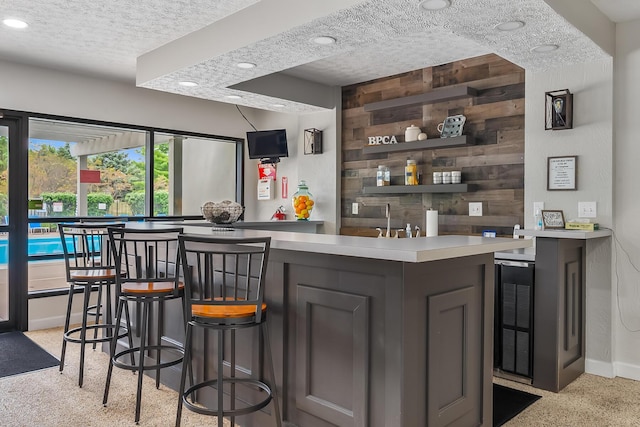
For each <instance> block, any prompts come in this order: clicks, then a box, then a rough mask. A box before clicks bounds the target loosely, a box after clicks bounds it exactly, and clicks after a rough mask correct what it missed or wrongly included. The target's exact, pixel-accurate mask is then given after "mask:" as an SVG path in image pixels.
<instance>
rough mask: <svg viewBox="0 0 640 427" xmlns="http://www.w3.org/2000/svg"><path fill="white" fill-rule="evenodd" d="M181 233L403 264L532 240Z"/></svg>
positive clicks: (199, 230) (189, 230)
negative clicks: (262, 239)
mask: <svg viewBox="0 0 640 427" xmlns="http://www.w3.org/2000/svg"><path fill="white" fill-rule="evenodd" d="M184 232H185V233H194V234H207V235H215V236H229V237H242V236H247V237H250V236H271V247H272V248H274V249H282V250H291V251H301V252H313V253H319V254H329V255H342V256H353V257H360V258H370V259H380V260H389V261H402V262H425V261H435V260H441V259H448V258H457V257H463V256H470V255H479V254H485V253H493V252H500V251H508V250H512V249H520V248H526V247H530V246H531V245H532V242H531V240H524V239H509V238H488V237H479V236H437V237H418V238H412V239H407V238H398V239H378V238H373V237H359V236H340V235H333V234H309V233H293V232H285V231H265V230H248V229H244V230H241V229H234V230H227V231H219V230H215V231H214V230H213V229H211V228H205V227H190V226H186V225H185V228H184Z"/></svg>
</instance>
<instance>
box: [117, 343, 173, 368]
mask: <svg viewBox="0 0 640 427" xmlns="http://www.w3.org/2000/svg"><path fill="white" fill-rule="evenodd" d="M144 349H145V351H151V350H155V351H163V350H165V351H169V350H173V351H175V352H177V353H179V354H178V355H176V359H174V360H169V361H167V362H161V363H160V364H158V363H154V364H152V365H147V364H145V365H144V367H143V370H144V371H147V370H155V369H158V368H160V369H163V368H168V367H169V366H174V365H177V364H178V363H180V362H182V360H183V359H184V350H183V349H182V348H180V347H176V346H172V345H150V346H147V347H145V348H144ZM131 353H140V347H132V348H128V349H126V350H123V351H121V352H118V353H116V354H115V356H113V366H117V367H118V368H122V369H128V370H129V371H138V370H140V365H139V364H138V363H139V362H138V363H133V364H132V363H131V362H124V361H123V360H120V359H121V358H124V356H128V355H131ZM144 357H146V356H144ZM138 360H140V357H138Z"/></svg>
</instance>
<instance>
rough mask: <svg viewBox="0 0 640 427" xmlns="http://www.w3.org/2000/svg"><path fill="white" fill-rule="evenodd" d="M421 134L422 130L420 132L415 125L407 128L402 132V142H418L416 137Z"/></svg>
mask: <svg viewBox="0 0 640 427" xmlns="http://www.w3.org/2000/svg"><path fill="white" fill-rule="evenodd" d="M421 132H422V130H420V128H419V127H418V126H416V125H411V126H409V127H408V128H407V129H405V131H404V141H405V142H409V141H417V140H418V135H420V133H421Z"/></svg>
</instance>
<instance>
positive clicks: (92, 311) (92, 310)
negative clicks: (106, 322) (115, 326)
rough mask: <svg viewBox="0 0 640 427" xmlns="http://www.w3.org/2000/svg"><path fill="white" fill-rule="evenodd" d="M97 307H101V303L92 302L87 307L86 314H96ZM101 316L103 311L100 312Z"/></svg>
mask: <svg viewBox="0 0 640 427" xmlns="http://www.w3.org/2000/svg"><path fill="white" fill-rule="evenodd" d="M98 308H100V309H102V304H94V305H90V306H89V307H87V310H86V311H87V316H97V315H98ZM100 315H101V316H104V313H102V312H101V313H100Z"/></svg>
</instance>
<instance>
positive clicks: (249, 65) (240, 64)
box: [236, 62, 256, 70]
mask: <svg viewBox="0 0 640 427" xmlns="http://www.w3.org/2000/svg"><path fill="white" fill-rule="evenodd" d="M236 65H237V66H238V68H244V69H246V70H248V69H249V68H255V67H256V64H254V63H252V62H238V63H237V64H236Z"/></svg>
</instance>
